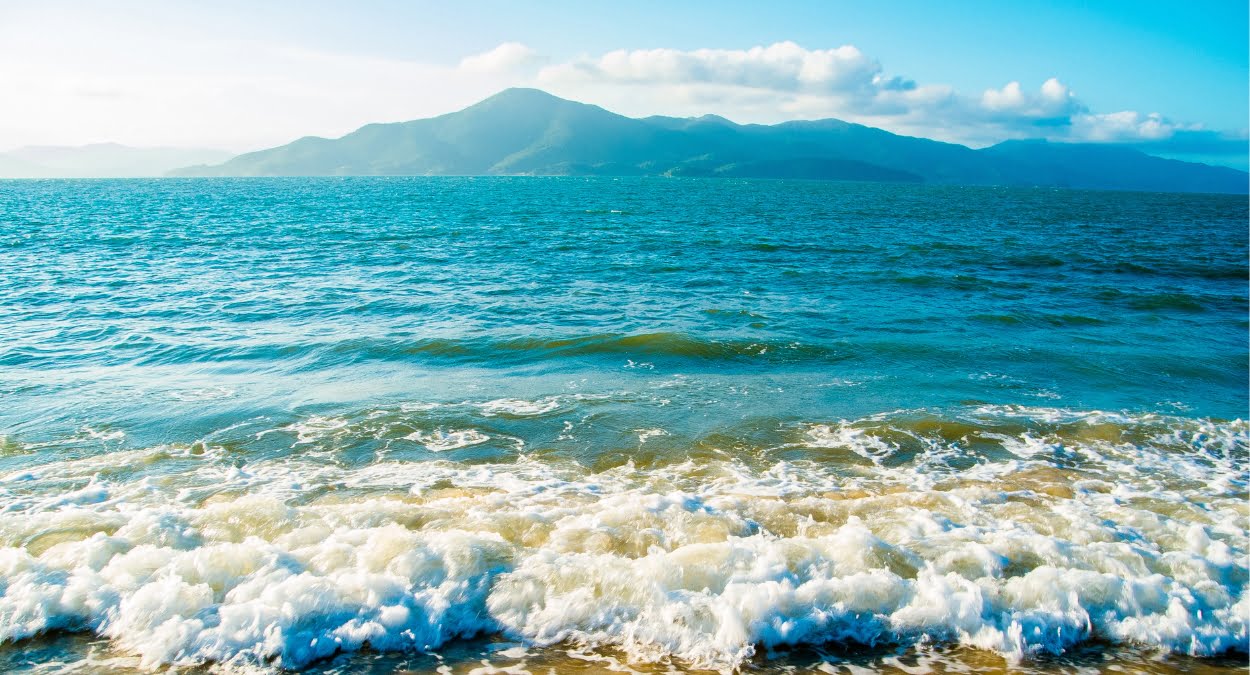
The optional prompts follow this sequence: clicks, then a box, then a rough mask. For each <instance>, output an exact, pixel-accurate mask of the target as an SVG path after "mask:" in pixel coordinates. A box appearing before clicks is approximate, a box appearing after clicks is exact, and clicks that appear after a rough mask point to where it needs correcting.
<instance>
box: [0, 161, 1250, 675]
mask: <svg viewBox="0 0 1250 675" xmlns="http://www.w3.org/2000/svg"><path fill="white" fill-rule="evenodd" d="M84 195H86V198H84ZM0 209H2V211H0V213H3V214H4V217H5V218H6V220H7V221H8V222H9V223H11V224H12V226H11V227H9V228H8V229H6V230H5V231H4V233H3V235H0V237H2V238H3V239H2V240H0V245H2V246H3V248H0V263H3V274H4V281H5V283H3V284H0V313H2V314H3V317H2V318H3V321H0V394H3V397H4V401H5V405H4V407H3V409H2V410H0V584H3V586H2V588H0V640H3V641H4V646H3V647H0V669H8V670H14V669H33V670H34V671H35V672H45V673H61V672H96V671H110V672H140V671H148V670H150V669H153V668H161V667H165V666H177V667H181V668H187V669H190V672H221V671H223V670H228V671H242V672H250V671H257V670H266V669H268V670H273V669H276V668H301V669H304V668H306V669H309V670H311V671H312V672H379V673H381V672H396V671H400V672H403V671H405V670H409V671H412V672H431V671H434V670H436V669H438V668H446V669H449V670H450V671H451V672H456V673H461V672H469V671H470V670H472V669H474V668H481V669H482V670H480V671H478V672H535V673H537V672H549V671H551V670H553V669H554V670H555V671H556V672H603V671H604V670H615V671H620V672H631V671H634V672H673V671H685V670H699V669H703V670H710V671H730V670H734V669H741V670H748V671H752V672H754V671H759V672H796V671H805V672H806V671H811V670H814V671H815V672H846V673H853V672H877V671H885V672H909V673H910V672H1092V671H1097V670H1114V669H1120V670H1124V671H1130V672H1161V673H1162V672H1202V671H1209V672H1222V671H1226V670H1231V669H1235V668H1237V667H1239V666H1244V660H1245V652H1246V650H1247V646H1248V641H1250V593H1248V592H1247V590H1246V589H1247V581H1248V580H1250V579H1248V577H1250V570H1248V566H1247V563H1246V560H1247V555H1248V554H1250V544H1248V543H1247V536H1248V526H1247V523H1248V521H1250V507H1248V506H1247V503H1248V501H1247V499H1248V496H1250V495H1248V492H1247V491H1248V486H1250V469H1248V468H1247V467H1248V465H1250V427H1248V426H1247V423H1246V422H1245V421H1243V420H1244V419H1245V417H1246V405H1247V403H1246V396H1247V395H1246V389H1247V378H1246V372H1247V367H1246V366H1247V361H1246V344H1245V330H1246V319H1245V316H1246V308H1247V300H1246V290H1247V289H1246V285H1245V274H1244V272H1245V268H1246V233H1245V231H1244V221H1245V218H1246V205H1245V203H1244V200H1239V199H1233V198H1224V197H1211V196H1184V197H1181V196H1174V195H1130V194H1110V193H1108V194H1101V193H1081V192H1059V191H1032V190H997V189H991V188H980V189H960V188H926V187H920V186H881V185H851V184H813V183H801V182H758V183H749V182H748V183H734V184H728V183H722V182H710V181H708V182H704V181H664V180H627V181H614V180H609V179H598V180H589V181H585V180H573V179H560V180H548V179H533V180H522V179H496V180H469V179H348V180H272V181H270V180H263V181H207V182H183V181H129V182H115V183H110V182H90V183H73V182H43V183H40V182H28V183H17V184H3V185H0ZM1199 226H1200V227H1202V228H1203V229H1202V232H1203V233H1204V236H1203V237H1201V238H1197V237H1193V231H1194V228H1195V227H1199ZM1182 240H1184V241H1185V242H1186V244H1187V247H1188V248H1187V250H1186V253H1185V254H1184V255H1178V254H1177V253H1176V250H1177V249H1176V248H1175V246H1176V243H1177V242H1178V241H1182Z"/></svg>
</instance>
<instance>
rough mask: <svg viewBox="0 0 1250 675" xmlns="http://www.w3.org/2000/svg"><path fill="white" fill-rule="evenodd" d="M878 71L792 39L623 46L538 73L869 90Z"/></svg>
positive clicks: (850, 50)
mask: <svg viewBox="0 0 1250 675" xmlns="http://www.w3.org/2000/svg"><path fill="white" fill-rule="evenodd" d="M880 73H881V66H880V64H878V63H877V62H876V61H874V60H872V59H870V58H868V57H867V56H865V55H864V54H863V52H861V51H860V50H859V49H857V48H855V47H853V46H850V45H845V46H842V47H838V48H837V49H817V50H807V49H804V48H802V47H800V46H799V45H797V44H795V43H793V42H778V43H776V44H773V45H769V46H767V47H752V48H751V49H696V50H693V51H681V50H677V49H645V50H634V51H628V50H623V49H622V50H616V51H611V52H608V53H606V54H604V55H603V56H600V57H598V58H591V57H583V58H580V59H576V60H574V61H571V62H568V63H564V64H559V65H555V66H550V67H548V68H545V69H544V70H543V71H542V72H541V73H539V81H540V82H557V83H558V82H570V81H572V82H576V81H582V82H592V83H596V84H605V83H616V84H639V85H646V84H685V85H690V84H710V85H725V86H731V87H744V88H750V89H766V90H775V91H785V92H824V93H847V92H856V91H861V90H867V89H871V88H872V87H873V86H874V84H875V82H876V80H877V78H878V77H879V76H880Z"/></svg>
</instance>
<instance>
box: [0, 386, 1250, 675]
mask: <svg viewBox="0 0 1250 675" xmlns="http://www.w3.org/2000/svg"><path fill="white" fill-rule="evenodd" d="M971 414H972V415H973V416H981V418H983V419H982V421H983V423H981V424H978V425H971V426H968V425H964V424H963V422H960V421H959V420H951V419H945V420H937V421H935V420H932V419H929V418H925V417H922V416H916V415H910V414H903V415H899V414H892V415H884V416H874V417H873V418H869V419H865V420H856V421H849V422H844V423H838V424H819V423H812V424H804V425H800V426H798V427H796V428H795V429H793V430H792V432H793V433H794V444H795V447H799V448H806V449H809V450H812V449H824V450H837V451H841V450H846V451H847V453H848V454H850V455H852V456H858V457H863V458H868V459H870V460H873V461H859V462H857V463H855V464H852V465H847V464H845V463H843V464H830V463H829V462H826V461H822V460H819V459H788V460H777V459H776V458H775V457H773V456H771V454H770V453H764V454H762V455H760V456H759V457H751V456H746V455H738V456H731V455H728V454H726V455H724V456H723V457H722V458H721V459H715V460H709V459H707V458H700V459H698V460H694V459H686V460H681V461H671V462H659V463H655V464H652V465H648V466H645V467H640V466H638V465H635V464H633V463H626V464H624V465H621V466H617V467H614V468H611V469H607V470H599V471H596V470H592V469H588V468H586V467H584V466H581V465H580V464H578V463H576V462H574V461H572V460H561V459H559V458H556V457H535V456H530V455H524V454H521V455H518V456H517V457H516V459H515V461H511V462H506V463H482V464H463V463H457V462H450V461H441V460H437V461H424V462H403V461H375V462H371V463H365V464H358V465H356V464H351V463H346V462H340V461H335V460H334V458H332V457H326V456H324V455H322V454H319V453H306V452H294V453H292V454H290V455H286V456H278V457H271V458H268V459H258V460H255V461H252V462H250V463H247V464H245V465H242V466H237V465H236V464H235V462H234V461H233V459H235V456H232V455H231V454H230V453H229V452H227V451H226V450H225V449H223V448H217V447H215V446H211V445H201V446H199V447H198V449H194V448H193V446H158V447H153V448H145V449H136V450H127V451H121V452H115V453H110V454H107V455H101V456H89V457H83V458H80V459H75V460H68V461H64V462H59V463H58V464H57V465H56V470H55V471H53V470H50V469H49V470H43V469H39V468H34V469H31V470H28V471H26V472H24V473H23V472H18V473H15V474H11V475H10V478H12V480H8V481H6V482H4V483H3V488H2V489H0V584H2V587H0V639H2V640H19V639H22V638H26V637H30V636H32V635H37V634H39V633H42V632H47V631H52V630H69V631H90V632H92V633H95V634H97V635H100V636H103V637H106V638H108V639H109V640H110V641H111V643H112V645H113V647H114V648H115V650H116V651H118V652H119V653H121V654H125V655H130V656H132V657H133V658H134V659H137V663H138V664H139V665H140V667H143V668H157V667H160V666H162V665H174V666H189V665H193V664H202V663H207V662H213V663H219V664H226V665H227V666H229V667H232V668H245V667H247V668H261V669H272V668H278V667H287V668H299V667H302V666H304V665H307V664H309V663H311V662H313V661H316V660H318V659H322V658H325V657H328V656H330V655H332V654H334V653H336V652H339V651H352V650H357V649H361V648H363V647H364V646H365V645H369V646H370V647H372V648H373V649H376V650H381V651H392V650H396V651H397V650H417V651H430V650H434V649H437V648H439V646H440V645H444V644H446V643H448V642H449V641H455V640H460V639H463V638H467V637H471V636H473V635H477V634H483V633H486V634H502V635H503V636H505V637H506V638H507V639H509V640H510V641H511V643H510V645H509V646H507V647H505V648H502V649H501V650H499V652H500V656H501V658H516V659H521V658H523V657H524V656H525V653H526V652H525V649H527V648H529V647H535V646H545V645H554V644H558V643H559V644H567V645H568V646H569V647H570V648H572V649H574V650H575V652H576V653H580V654H583V655H584V656H585V658H588V659H596V660H601V661H602V662H603V663H605V664H608V663H617V662H616V661H613V659H617V658H619V659H621V660H622V662H624V663H647V662H670V661H672V660H674V659H675V660H676V661H675V662H676V663H678V664H681V665H682V667H687V666H689V667H704V668H711V669H733V668H736V667H740V666H743V665H744V664H746V663H747V662H748V661H749V660H750V659H752V658H754V656H755V655H756V653H757V652H758V651H759V650H767V649H772V648H782V647H786V646H791V645H813V644H823V643H827V642H836V643H842V644H868V645H871V644H882V643H899V644H904V645H914V644H923V643H943V644H958V645H963V646H966V647H969V648H975V649H985V650H992V651H994V652H997V653H999V654H1002V655H1003V656H1005V657H1006V658H1008V659H1009V660H1012V661H1022V660H1027V659H1030V658H1033V657H1035V656H1038V655H1042V654H1056V653H1061V652H1064V651H1066V650H1071V649H1073V648H1074V647H1076V646H1077V645H1080V644H1081V643H1083V642H1086V641H1089V640H1094V639H1097V640H1110V641H1114V642H1131V643H1136V644H1141V645H1146V646H1149V647H1152V648H1157V649H1162V650H1165V651H1171V652H1176V653H1184V654H1194V655H1210V654H1216V653H1220V652H1223V651H1226V650H1229V649H1240V650H1245V649H1246V648H1247V647H1248V646H1250V645H1248V643H1250V617H1248V615H1250V599H1248V598H1250V596H1248V595H1247V581H1248V579H1250V569H1248V567H1247V563H1246V560H1247V554H1248V553H1250V551H1248V546H1247V540H1248V539H1247V534H1248V533H1247V527H1246V522H1247V512H1246V506H1245V493H1246V486H1247V477H1248V476H1247V469H1246V459H1247V431H1248V428H1247V425H1246V424H1245V423H1243V422H1231V423H1223V422H1209V421H1186V420H1177V419H1159V418H1154V417H1148V418H1147V417H1140V418H1125V421H1124V423H1123V424H1122V425H1121V426H1119V427H1116V429H1114V430H1112V429H1108V428H1105V427H1104V426H1103V425H1104V424H1106V421H1105V420H1107V419H1109V418H1110V417H1111V416H1108V415H1103V414H1097V415H1094V414H1082V415H1078V414H1073V413H1070V412H1067V411H1056V412H1055V413H1054V414H1051V413H1044V414H1043V415H1042V417H1044V419H1043V420H1040V421H1038V420H1034V421H1032V422H1031V423H1030V424H1029V425H1026V426H1025V427H1018V426H1013V424H1014V422H1011V420H1014V419H1017V414H1018V411H1007V414H1005V415H999V416H996V417H993V419H990V418H989V417H986V416H987V415H990V413H987V412H985V411H980V412H973V413H971ZM336 419H337V418H324V420H323V421H318V422H316V423H314V424H308V425H302V427H301V428H302V429H303V430H304V431H306V432H307V433H317V432H316V431H314V430H315V429H322V430H326V431H328V432H333V433H339V432H341V430H342V429H344V428H346V427H343V426H342V425H339V424H338V423H337V421H336ZM1004 420H1005V421H1004ZM643 431H645V430H643ZM1113 431H1114V433H1113ZM412 436H413V437H412V438H411V439H410V440H414V441H415V442H418V443H421V444H423V445H426V446H427V447H428V448H430V449H431V450H435V449H438V450H446V449H452V448H458V447H467V445H468V444H474V443H482V442H486V441H487V440H489V437H488V436H487V435H486V434H484V433H482V432H480V431H476V430H473V429H462V430H449V431H443V430H442V429H438V430H436V431H434V432H413V434H412ZM297 439H298V432H297ZM297 442H298V440H297ZM991 446H992V447H991ZM974 448H981V450H978V451H977V452H984V453H988V454H986V455H985V456H979V461H977V462H975V463H972V464H969V462H968V459H969V457H971V456H973V455H975V453H974V451H973V449H974ZM986 448H988V449H986ZM986 457H993V458H994V460H993V461H989V460H988V459H986ZM19 474H20V475H19ZM605 659H606V660H605ZM517 667H520V666H517ZM605 667H607V666H606V665H605ZM622 667H624V666H623V665H622Z"/></svg>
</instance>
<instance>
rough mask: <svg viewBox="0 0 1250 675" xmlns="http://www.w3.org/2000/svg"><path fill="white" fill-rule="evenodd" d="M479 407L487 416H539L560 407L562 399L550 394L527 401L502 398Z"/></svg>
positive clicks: (480, 404)
mask: <svg viewBox="0 0 1250 675" xmlns="http://www.w3.org/2000/svg"><path fill="white" fill-rule="evenodd" d="M478 408H480V409H481V411H482V413H483V414H484V415H486V416H488V417H489V416H493V415H511V416H514V417H537V416H539V415H545V414H547V413H549V412H552V411H554V410H558V409H559V408H560V399H559V397H557V396H549V397H547V398H541V399H538V400H536V401H526V400H523V399H516V398H500V399H495V400H493V401H486V402H485V403H479V404H478Z"/></svg>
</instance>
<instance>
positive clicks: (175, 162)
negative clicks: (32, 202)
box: [0, 143, 233, 178]
mask: <svg viewBox="0 0 1250 675" xmlns="http://www.w3.org/2000/svg"><path fill="white" fill-rule="evenodd" d="M232 156H233V154H232V153H229V152H225V151H222V150H206V149H198V148H135V147H130V146H126V145H119V144H117V143H94V144H91V145H80V146H52V145H32V146H27V147H24V148H18V149H16V150H10V151H8V152H0V178H130V177H144V176H163V175H165V174H166V173H168V172H169V171H170V170H172V169H176V168H178V167H183V166H187V165H188V164H200V163H207V162H214V163H216V162H224V161H226V160H227V159H230V158H231V157H232Z"/></svg>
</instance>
